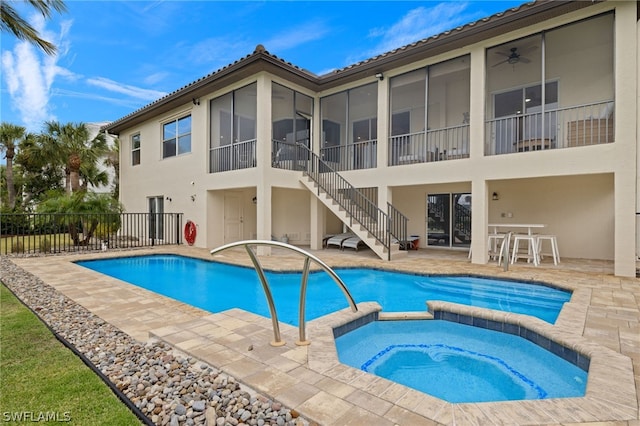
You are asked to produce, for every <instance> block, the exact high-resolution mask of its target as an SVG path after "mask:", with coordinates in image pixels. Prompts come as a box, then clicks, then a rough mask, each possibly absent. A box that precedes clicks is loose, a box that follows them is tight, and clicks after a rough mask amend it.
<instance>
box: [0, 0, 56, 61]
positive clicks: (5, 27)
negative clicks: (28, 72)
mask: <svg viewBox="0 0 640 426" xmlns="http://www.w3.org/2000/svg"><path fill="white" fill-rule="evenodd" d="M11 3H15V2H10V1H0V29H1V30H2V32H10V33H12V34H13V35H14V36H16V37H17V38H18V39H20V40H26V41H28V42H30V43H32V44H35V45H36V46H38V47H39V48H40V49H42V50H43V51H44V52H45V53H46V54H47V55H53V54H54V53H56V46H55V45H54V44H53V43H51V42H48V41H46V40H44V39H42V38H40V34H38V31H37V30H36V29H35V28H33V27H32V26H31V25H29V23H28V22H27V21H25V20H24V19H23V18H22V17H21V16H20V15H19V14H18V12H16V10H15V9H14V7H13V6H12V5H11ZM25 3H27V4H29V5H31V6H33V7H34V8H35V9H36V10H37V11H38V12H40V13H41V14H42V16H44V18H45V19H49V18H50V17H51V14H52V12H53V10H55V11H57V12H60V13H61V12H66V10H67V7H66V6H65V5H64V2H63V1H62V0H25Z"/></svg>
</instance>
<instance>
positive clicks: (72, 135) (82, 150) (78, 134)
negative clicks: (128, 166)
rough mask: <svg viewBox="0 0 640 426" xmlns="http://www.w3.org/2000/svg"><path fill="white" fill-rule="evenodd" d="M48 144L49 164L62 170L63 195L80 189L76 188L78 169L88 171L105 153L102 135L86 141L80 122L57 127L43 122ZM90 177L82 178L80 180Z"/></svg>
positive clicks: (77, 185)
mask: <svg viewBox="0 0 640 426" xmlns="http://www.w3.org/2000/svg"><path fill="white" fill-rule="evenodd" d="M45 128H46V130H47V133H48V137H49V143H47V145H48V147H47V149H46V150H47V154H48V155H49V156H50V158H51V159H52V160H53V161H56V162H58V164H61V165H63V166H64V167H65V172H66V176H67V180H66V185H65V188H66V192H67V194H72V193H74V192H78V191H80V190H81V189H82V187H81V185H80V176H81V170H86V171H87V172H89V171H90V170H91V168H92V167H95V165H96V164H97V162H98V160H99V159H100V158H101V157H103V156H104V155H105V154H106V153H107V150H108V146H107V141H106V139H105V137H104V135H103V134H101V133H98V134H97V135H96V136H95V137H94V138H93V139H89V137H90V136H89V129H87V126H85V124H84V123H78V124H73V123H67V124H65V125H61V124H60V123H58V122H55V121H49V122H47V123H45ZM90 178H91V176H84V180H85V181H86V180H88V179H90Z"/></svg>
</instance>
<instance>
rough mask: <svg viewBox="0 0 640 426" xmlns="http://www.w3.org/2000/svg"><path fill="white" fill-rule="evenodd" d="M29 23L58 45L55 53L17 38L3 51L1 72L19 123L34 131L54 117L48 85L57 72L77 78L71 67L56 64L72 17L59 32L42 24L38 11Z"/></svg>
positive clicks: (63, 75) (64, 44) (49, 85)
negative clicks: (10, 46) (52, 30)
mask: <svg viewBox="0 0 640 426" xmlns="http://www.w3.org/2000/svg"><path fill="white" fill-rule="evenodd" d="M30 22H31V25H33V27H34V28H35V29H36V30H38V32H39V34H40V35H41V37H42V38H44V39H45V40H51V41H53V42H54V43H55V44H56V45H58V46H61V47H62V48H59V51H58V53H57V54H56V55H46V54H44V53H42V52H41V51H39V50H37V49H36V48H35V47H34V46H33V45H32V44H30V43H29V42H26V41H19V42H17V43H16V44H15V47H14V48H13V50H6V51H4V52H3V53H2V74H3V75H4V78H5V81H6V82H7V87H8V92H9V96H10V98H11V108H12V109H13V110H16V111H18V113H19V115H20V118H21V120H22V123H21V124H23V125H24V126H25V127H26V128H27V130H28V131H37V130H39V129H40V128H41V127H42V123H43V122H44V121H47V120H55V115H54V114H53V112H52V111H51V106H50V103H49V100H50V98H51V86H52V84H53V82H54V81H55V79H56V78H57V77H58V76H62V77H64V78H67V79H76V78H77V76H76V75H75V74H74V73H72V72H71V71H69V70H67V69H64V68H62V67H59V66H58V65H57V62H58V59H59V58H60V54H61V52H66V51H67V48H68V42H67V41H66V35H67V33H68V30H69V28H70V27H71V21H65V22H63V23H62V25H61V27H62V28H61V31H60V34H59V35H58V36H56V35H55V34H52V33H51V32H49V31H47V30H46V29H45V28H44V25H45V20H44V18H43V17H42V16H41V15H39V14H34V15H33V16H32V17H31V20H30Z"/></svg>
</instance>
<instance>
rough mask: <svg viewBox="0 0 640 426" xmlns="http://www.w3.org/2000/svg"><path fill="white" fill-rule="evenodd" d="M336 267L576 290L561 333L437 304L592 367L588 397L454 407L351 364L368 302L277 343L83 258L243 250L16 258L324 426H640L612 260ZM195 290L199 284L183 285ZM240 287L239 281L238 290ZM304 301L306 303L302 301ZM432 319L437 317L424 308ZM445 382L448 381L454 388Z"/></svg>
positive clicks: (358, 259) (630, 339)
mask: <svg viewBox="0 0 640 426" xmlns="http://www.w3.org/2000/svg"><path fill="white" fill-rule="evenodd" d="M310 252H311V253H312V254H314V255H316V256H318V257H319V258H320V259H322V260H323V261H324V262H326V263H327V264H328V265H330V266H332V267H340V266H351V267H375V268H383V269H393V270H401V271H408V272H417V273H424V274H463V275H464V274H467V275H477V276H488V277H496V278H509V279H519V280H525V281H540V282H545V283H549V284H552V285H555V286H558V287H562V288H567V289H571V290H573V296H572V298H571V301H570V302H569V303H567V304H565V307H564V308H563V310H562V312H561V314H560V316H559V318H558V320H557V321H556V323H555V324H554V325H550V324H547V323H544V322H543V321H541V320H537V319H535V318H530V317H527V316H522V315H515V314H508V313H502V312H496V311H489V310H483V309H479V308H473V307H462V306H459V305H452V304H446V303H444V302H442V303H440V302H438V303H436V304H435V305H434V306H439V307H441V308H443V309H445V310H448V311H450V312H456V313H460V314H464V315H468V316H473V317H476V318H485V319H494V320H497V321H503V322H516V323H518V324H520V326H521V327H525V328H527V329H529V330H533V331H535V332H537V333H538V334H540V335H543V336H545V337H549V338H551V339H553V340H554V341H557V342H559V343H561V344H563V345H564V346H566V347H569V348H572V349H574V350H576V351H577V352H579V353H582V354H584V355H587V356H589V357H590V359H591V363H590V368H589V381H588V384H587V392H586V395H585V397H583V398H558V399H548V400H534V401H507V402H493V403H475V404H473V403H465V404H450V403H448V402H445V401H442V400H439V399H437V398H434V397H431V396H429V395H426V394H424V393H421V392H418V391H415V390H413V389H410V388H407V387H405V386H402V385H399V384H396V383H393V382H390V381H388V380H386V379H383V378H379V377H377V376H374V375H371V374H368V373H364V372H362V371H360V370H357V369H354V368H351V367H348V366H345V365H343V364H340V363H339V362H338V359H337V354H336V350H335V345H334V343H333V328H334V327H338V326H341V325H344V324H346V323H348V322H351V321H354V320H355V319H357V318H360V317H362V316H364V315H366V314H368V313H371V312H376V311H377V310H378V309H379V308H378V306H377V304H375V303H368V302H363V303H359V304H358V308H359V312H357V313H352V312H351V311H349V310H344V311H340V312H338V313H335V314H331V315H327V316H325V317H322V318H319V319H317V320H314V321H310V322H308V323H307V327H306V335H307V339H308V340H310V341H311V344H310V345H307V346H299V345H296V344H295V342H296V340H298V338H299V335H298V328H297V327H292V326H289V325H287V324H281V325H280V327H281V333H282V338H283V340H284V341H285V344H284V345H283V346H279V347H275V346H272V345H270V342H271V341H273V340H274V336H273V328H272V324H271V319H269V318H264V317H260V316H257V315H254V314H251V313H248V312H245V311H242V310H240V309H233V310H230V311H226V312H223V313H216V314H212V313H210V312H206V311H203V310H200V309H198V308H194V307H191V306H188V305H186V304H183V303H181V302H177V301H175V300H173V299H169V298H166V297H163V296H160V295H158V294H155V293H153V292H150V291H147V290H144V289H141V288H139V287H136V286H133V285H130V284H127V283H125V282H123V281H120V280H117V279H115V278H111V277H108V276H105V275H102V274H99V273H96V272H93V271H91V270H88V269H86V268H83V267H81V266H78V265H76V264H74V263H73V262H74V261H78V260H85V259H94V258H106V257H119V256H124V255H144V254H160V253H174V254H181V255H185V256H191V257H197V258H203V259H208V260H217V261H221V262H227V263H234V264H242V265H250V264H251V263H250V259H249V257H248V255H247V253H246V252H245V251H244V250H243V249H231V250H227V251H225V252H223V253H220V254H218V255H216V256H211V255H210V254H209V250H206V249H198V248H193V247H186V246H171V247H164V248H162V247H157V248H153V249H143V250H133V251H127V252H115V251H114V252H110V251H108V252H100V253H92V254H78V255H63V256H51V257H37V258H19V257H17V258H13V259H12V261H13V262H15V263H16V264H17V265H18V266H20V267H21V268H23V269H24V270H26V271H28V272H30V273H32V274H34V275H36V276H38V277H39V278H40V279H42V280H43V281H44V282H46V283H47V284H49V285H51V286H52V287H54V288H55V289H57V290H58V291H60V292H61V293H63V294H65V295H66V296H67V297H70V298H71V299H73V300H74V301H75V302H77V303H79V304H80V305H82V306H84V307H85V308H87V309H89V310H90V311H91V312H93V313H94V314H96V315H98V316H99V317H101V318H102V319H104V320H105V321H107V322H109V323H111V324H113V325H115V326H116V327H118V328H120V329H121V330H122V331H124V332H126V333H128V334H129V335H131V336H132V337H134V338H136V339H138V340H140V341H146V340H148V339H150V338H153V339H160V340H163V341H165V342H167V343H169V344H171V345H172V346H174V347H175V348H176V349H177V350H179V351H181V352H184V353H188V354H190V355H192V356H194V357H196V358H198V359H200V360H202V361H204V362H206V363H209V364H210V365H213V366H215V367H217V368H220V369H221V370H223V371H225V372H226V373H228V374H230V375H232V376H234V377H235V378H236V379H238V380H239V381H241V382H242V383H243V384H244V385H246V386H248V387H250V388H252V389H254V390H256V391H258V392H260V393H263V394H265V395H267V396H269V397H270V398H273V399H275V400H278V401H280V402H282V403H283V404H285V405H286V406H288V407H289V408H292V409H295V410H297V411H298V412H299V413H300V414H301V415H302V416H304V417H305V418H307V419H309V420H310V421H312V422H317V423H319V424H322V425H380V426H385V425H390V426H392V425H412V426H413V425H436V424H447V425H461V424H470V425H471V424H477V425H490V424H496V425H498V424H500V425H502V424H518V425H524V424H526V425H549V424H564V425H570V424H594V425H595V424H598V425H605V424H606V425H628V426H640V414H639V408H638V407H639V401H640V279H637V278H622V277H615V276H613V274H612V266H611V263H609V262H599V261H584V260H572V259H563V261H562V262H561V263H560V265H559V266H554V265H553V263H551V264H550V265H549V264H548V263H546V264H545V263H543V264H542V265H541V266H540V267H533V266H530V265H527V264H518V265H510V267H509V270H508V271H504V270H503V268H502V267H498V266H497V265H495V264H487V265H473V264H471V263H469V261H468V260H467V259H466V253H462V252H458V253H456V252H442V251H440V252H439V251H433V250H428V249H427V250H418V251H415V252H410V253H409V256H408V258H406V259H402V260H397V261H393V262H385V261H381V260H379V259H377V258H375V257H373V255H371V254H370V253H368V252H367V251H366V250H365V251H360V252H357V253H356V252H352V251H351V252H348V251H345V252H342V251H340V250H337V249H335V250H333V249H326V250H321V251H310ZM260 262H261V263H262V264H263V266H264V267H265V269H273V270H301V269H302V266H303V258H302V257H300V256H299V255H297V254H294V253H290V252H287V251H284V250H281V249H273V250H272V254H271V256H261V257H260ZM178 285H182V286H184V291H185V292H188V291H189V286H188V282H185V283H179V284H178ZM229 291H233V283H229ZM292 303H298V300H295V301H292ZM425 311H426V309H425ZM444 379H446V378H443V380H444Z"/></svg>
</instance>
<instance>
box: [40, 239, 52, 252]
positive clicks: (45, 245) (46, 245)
mask: <svg viewBox="0 0 640 426" xmlns="http://www.w3.org/2000/svg"><path fill="white" fill-rule="evenodd" d="M50 251H51V241H50V240H49V239H48V238H43V239H42V241H40V252H41V253H49V252H50Z"/></svg>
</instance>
